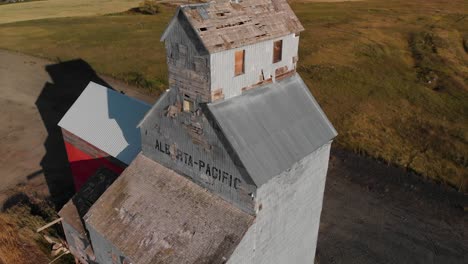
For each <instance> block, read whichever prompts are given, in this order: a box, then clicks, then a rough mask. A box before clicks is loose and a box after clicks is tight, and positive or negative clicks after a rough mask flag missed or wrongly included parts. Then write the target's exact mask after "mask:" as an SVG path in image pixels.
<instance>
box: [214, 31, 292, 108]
mask: <svg viewBox="0 0 468 264" xmlns="http://www.w3.org/2000/svg"><path fill="white" fill-rule="evenodd" d="M281 39H282V40H283V54H282V59H281V61H279V62H277V63H273V43H274V42H275V41H277V40H281ZM298 46H299V36H296V35H295V34H290V35H287V36H285V37H283V38H278V39H273V40H269V41H264V42H260V43H257V44H253V45H249V46H245V47H241V48H237V49H232V50H226V51H221V52H218V53H214V54H211V57H210V61H211V62H210V63H211V91H212V98H213V97H214V95H213V93H214V92H216V91H218V93H219V91H222V94H223V95H224V98H225V99H227V98H230V97H233V96H237V95H240V94H241V93H242V91H243V90H247V89H251V88H254V87H255V86H257V85H259V84H261V83H262V82H269V81H273V80H274V79H275V78H276V77H277V76H279V75H283V74H287V73H289V72H291V71H295V70H296V63H297V60H298ZM239 50H245V73H244V74H241V75H239V76H235V74H234V73H235V69H234V58H235V52H236V51H239ZM215 100H216V98H213V101H215Z"/></svg>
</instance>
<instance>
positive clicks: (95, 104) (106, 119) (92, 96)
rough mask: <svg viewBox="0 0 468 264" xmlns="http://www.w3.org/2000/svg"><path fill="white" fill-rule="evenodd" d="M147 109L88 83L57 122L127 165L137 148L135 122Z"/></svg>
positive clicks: (132, 100) (138, 149)
mask: <svg viewBox="0 0 468 264" xmlns="http://www.w3.org/2000/svg"><path fill="white" fill-rule="evenodd" d="M150 108H151V106H150V105H149V104H146V103H144V102H142V101H139V100H137V99H134V98H131V97H128V96H126V95H124V94H121V93H119V92H116V91H114V90H111V89H108V88H106V87H104V86H101V85H99V84H96V83H93V82H90V83H89V84H88V86H87V87H86V89H85V90H84V91H83V93H82V94H81V95H80V97H79V98H78V99H77V100H76V101H75V103H74V104H73V105H72V107H70V109H69V110H68V111H67V113H66V114H65V116H64V117H63V118H62V120H60V122H59V124H58V125H59V126H60V127H62V128H64V129H66V130H68V131H69V132H71V133H73V134H75V135H76V136H78V137H80V138H81V139H83V140H85V141H86V142H88V143H90V144H92V145H93V146H95V147H97V148H99V149H100V150H102V151H104V152H106V153H107V154H109V155H110V156H112V157H115V158H117V159H118V160H120V161H122V162H124V163H125V164H130V163H131V162H132V160H133V159H134V158H135V157H136V155H137V154H138V153H139V152H140V150H141V139H140V137H141V135H140V130H139V128H137V125H138V122H139V121H140V120H141V119H142V118H143V116H144V115H145V113H146V112H147V111H148V110H149V109H150Z"/></svg>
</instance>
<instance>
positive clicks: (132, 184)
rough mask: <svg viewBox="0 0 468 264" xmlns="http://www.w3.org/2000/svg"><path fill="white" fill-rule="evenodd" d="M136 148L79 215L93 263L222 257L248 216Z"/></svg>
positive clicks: (216, 261) (221, 259) (235, 241)
mask: <svg viewBox="0 0 468 264" xmlns="http://www.w3.org/2000/svg"><path fill="white" fill-rule="evenodd" d="M253 219H254V217H253V216H252V215H249V214H247V213H245V212H243V211H242V210H240V209H238V208H237V207H236V206H234V205H232V204H231V203H229V202H226V201H224V200H223V199H221V198H220V197H219V196H217V195H215V194H213V193H211V192H208V191H206V189H204V188H202V187H200V186H199V185H197V184H195V183H193V182H192V181H191V180H189V179H187V178H186V177H183V176H181V175H179V174H178V173H177V172H175V171H173V170H171V169H168V168H166V167H164V166H162V165H161V164H159V163H157V162H155V161H153V160H151V159H149V158H147V157H145V156H144V155H142V154H140V155H138V156H137V158H136V159H135V160H134V161H133V162H132V164H130V166H129V167H128V168H127V170H125V172H124V173H123V174H122V175H121V176H120V177H119V178H118V179H117V180H116V181H115V182H114V184H112V186H111V187H110V188H109V189H108V190H107V191H106V192H105V193H104V194H103V195H102V196H101V198H100V199H99V200H98V201H97V202H96V203H95V204H94V205H93V207H92V208H91V209H90V210H89V212H88V214H87V215H86V217H85V221H86V226H87V227H88V230H89V232H90V237H91V241H92V244H93V247H94V249H95V251H96V260H97V262H98V263H102V264H104V263H125V261H127V262H126V263H135V264H136V263H138V264H152V263H161V264H164V263H171V264H180V263H213V264H221V263H225V262H226V259H228V258H229V256H230V255H231V253H232V252H233V251H234V249H235V248H236V246H237V244H238V243H239V242H240V240H241V239H242V237H243V236H244V233H245V232H246V231H247V230H248V228H249V227H250V225H251V224H252V222H253Z"/></svg>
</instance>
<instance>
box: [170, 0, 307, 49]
mask: <svg viewBox="0 0 468 264" xmlns="http://www.w3.org/2000/svg"><path fill="white" fill-rule="evenodd" d="M237 2H238V3H235V1H232V2H231V1H229V0H216V1H211V2H209V3H204V4H192V5H183V6H181V7H180V8H179V10H178V11H177V13H176V16H175V18H174V19H173V21H171V24H170V25H169V26H168V28H167V29H166V32H164V34H163V36H162V38H161V40H164V39H165V38H166V36H167V34H169V32H170V31H171V29H172V25H173V23H175V20H177V19H183V20H187V21H188V23H189V24H190V25H191V27H192V28H193V30H194V31H195V33H196V34H197V35H198V40H201V42H202V43H203V46H204V47H205V48H206V50H207V51H208V52H210V53H215V52H219V51H222V50H227V49H233V48H238V47H241V46H245V45H250V44H253V43H257V42H261V41H265V40H270V39H274V38H278V37H282V36H285V35H288V34H292V33H298V32H300V31H303V30H304V27H303V26H302V24H301V23H300V22H299V19H298V18H297V16H296V15H295V14H294V12H293V11H292V10H291V7H290V6H289V4H288V3H287V1H286V0H238V1H237ZM180 13H182V14H183V16H182V17H181V16H180ZM192 39H193V38H192Z"/></svg>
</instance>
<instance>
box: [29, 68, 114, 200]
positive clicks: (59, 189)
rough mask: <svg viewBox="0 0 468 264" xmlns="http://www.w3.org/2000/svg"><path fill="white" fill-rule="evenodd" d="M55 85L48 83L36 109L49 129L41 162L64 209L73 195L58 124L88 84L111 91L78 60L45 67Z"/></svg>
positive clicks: (49, 184)
mask: <svg viewBox="0 0 468 264" xmlns="http://www.w3.org/2000/svg"><path fill="white" fill-rule="evenodd" d="M46 71H47V72H48V73H49V75H50V77H51V79H52V83H49V82H47V83H46V84H45V85H44V88H43V89H42V91H41V94H40V95H39V97H38V98H37V101H36V106H37V109H38V110H39V113H40V115H41V118H42V121H43V122H44V126H45V128H46V129H47V133H48V136H47V139H46V141H45V142H44V146H45V149H46V154H45V156H44V158H43V159H42V161H41V166H42V168H43V171H44V176H45V179H46V182H47V186H48V188H49V192H50V196H51V199H52V202H53V203H54V205H55V206H56V208H57V209H58V208H61V207H62V206H63V205H64V204H65V203H66V202H67V201H68V200H69V199H70V198H71V197H72V196H73V194H74V192H75V191H74V185H73V177H72V173H71V170H70V167H69V163H68V159H67V153H66V150H65V144H64V142H63V137H62V131H61V129H60V127H58V125H57V124H58V122H59V121H60V119H61V118H62V117H63V116H64V115H65V113H66V112H67V110H68V109H69V108H70V107H71V106H72V104H73V103H74V102H75V100H76V99H77V98H78V97H79V96H80V94H81V92H82V91H83V90H84V89H85V88H86V86H87V85H88V83H89V82H91V81H92V82H95V83H98V84H101V85H104V86H106V87H110V85H109V84H108V83H106V82H105V81H104V80H103V79H101V78H100V77H99V76H98V75H97V74H96V72H95V71H94V70H93V69H92V68H91V66H90V65H89V64H88V63H87V62H86V61H84V60H81V59H77V60H71V61H66V62H60V63H57V64H52V65H48V66H46Z"/></svg>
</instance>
